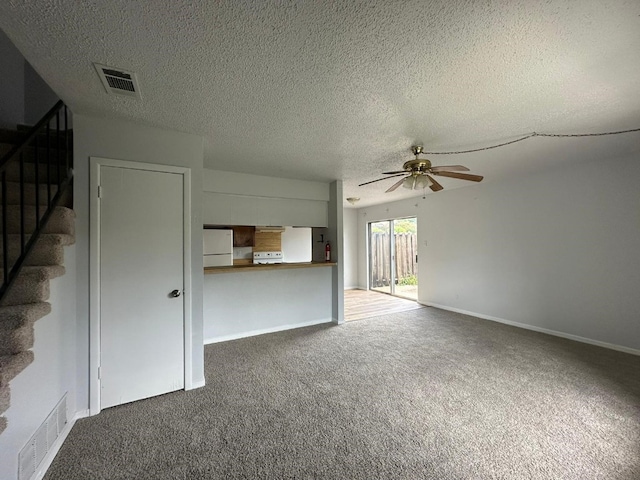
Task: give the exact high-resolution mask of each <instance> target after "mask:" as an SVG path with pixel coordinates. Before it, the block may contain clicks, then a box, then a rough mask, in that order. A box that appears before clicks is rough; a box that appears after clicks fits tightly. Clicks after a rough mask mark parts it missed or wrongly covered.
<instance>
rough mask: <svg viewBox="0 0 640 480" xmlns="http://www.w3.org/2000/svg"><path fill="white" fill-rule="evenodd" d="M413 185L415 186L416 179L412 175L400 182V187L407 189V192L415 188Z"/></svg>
mask: <svg viewBox="0 0 640 480" xmlns="http://www.w3.org/2000/svg"><path fill="white" fill-rule="evenodd" d="M415 184H416V177H414V176H413V175H409V176H408V177H407V178H405V179H404V181H403V182H402V187H403V188H407V189H409V190H413V189H414V187H415Z"/></svg>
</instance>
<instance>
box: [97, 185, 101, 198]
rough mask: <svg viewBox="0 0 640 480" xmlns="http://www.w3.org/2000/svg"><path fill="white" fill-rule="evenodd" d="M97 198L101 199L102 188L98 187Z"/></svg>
mask: <svg viewBox="0 0 640 480" xmlns="http://www.w3.org/2000/svg"><path fill="white" fill-rule="evenodd" d="M98 198H102V186H100V185H98Z"/></svg>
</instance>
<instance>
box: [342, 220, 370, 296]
mask: <svg viewBox="0 0 640 480" xmlns="http://www.w3.org/2000/svg"><path fill="white" fill-rule="evenodd" d="M342 220H343V233H344V288H345V289H346V290H348V289H350V288H366V285H364V286H361V285H359V283H358V210H356V209H355V208H345V209H344V211H343V214H342Z"/></svg>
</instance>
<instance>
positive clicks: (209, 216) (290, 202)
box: [202, 192, 328, 227]
mask: <svg viewBox="0 0 640 480" xmlns="http://www.w3.org/2000/svg"><path fill="white" fill-rule="evenodd" d="M203 202H204V205H203V209H202V215H203V223H204V224H205V225H258V226H263V225H264V226H276V225H277V226H283V225H290V226H299V227H326V226H327V225H328V202H325V201H320V200H304V199H291V198H272V197H251V196H245V195H229V194H224V193H213V192H204V195H203Z"/></svg>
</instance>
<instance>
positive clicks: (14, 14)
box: [0, 0, 640, 206]
mask: <svg viewBox="0 0 640 480" xmlns="http://www.w3.org/2000/svg"><path fill="white" fill-rule="evenodd" d="M0 28H2V30H4V31H5V32H6V33H7V35H8V36H9V37H10V38H11V40H12V41H13V42H14V43H15V44H16V46H17V47H18V48H19V49H20V50H21V51H22V53H23V54H24V56H25V57H26V58H27V60H29V62H30V63H31V64H32V65H33V66H34V68H35V69H36V70H37V71H38V72H39V73H40V74H41V75H42V76H43V78H44V79H45V80H46V81H47V82H48V83H49V84H50V85H51V87H52V88H53V89H54V90H55V91H56V92H57V93H58V94H59V95H60V96H61V98H62V99H64V100H65V101H66V102H67V103H68V104H69V105H70V106H71V108H72V110H73V111H74V112H76V113H89V114H92V113H94V114H99V115H102V116H116V117H123V118H128V119H132V120H136V121H140V122H144V123H146V124H150V125H156V126H161V127H166V128H170V129H175V130H179V131H184V132H190V133H195V134H199V135H202V136H204V137H205V139H206V148H205V166H206V167H209V168H215V169H220V170H229V171H237V172H251V173H255V174H261V175H271V176H277V177H289V178H298V179H308V180H321V181H328V180H334V179H342V180H343V181H344V193H345V197H347V196H357V197H361V198H362V201H361V202H360V204H359V205H358V206H364V205H369V204H373V203H380V202H382V201H389V200H396V199H399V198H403V197H406V196H407V195H416V192H409V191H407V190H404V189H398V190H397V191H396V192H394V193H393V194H386V195H385V194H383V193H382V192H383V191H384V190H385V189H386V188H387V187H388V186H390V185H391V184H392V183H393V182H392V181H386V182H380V183H376V184H373V185H370V186H367V187H358V186H357V184H358V183H361V182H364V181H368V180H373V179H375V178H378V177H379V176H380V175H379V173H380V172H382V171H385V170H390V169H392V170H396V169H397V168H398V167H400V165H401V164H402V162H404V161H406V160H409V159H410V158H412V156H411V154H410V152H409V147H410V146H411V145H412V144H414V143H418V142H419V143H423V144H424V145H425V146H426V149H427V150H431V151H447V150H460V149H465V148H475V147H481V146H486V145H490V144H493V143H499V142H502V141H507V140H510V139H514V138H517V137H518V136H519V135H521V134H525V133H529V132H532V131H538V132H557V133H572V132H597V131H609V130H617V129H627V128H637V127H640V95H639V94H638V86H640V57H639V53H638V52H640V2H639V1H638V0H628V1H623V0H579V1H578V0H576V1H570V0H547V1H545V2H541V1H540V2H538V1H531V0H520V1H514V0H503V1H490V0H487V1H482V2H480V1H476V0H442V1H407V0H405V1H402V2H396V1H389V0H377V1H333V2H329V1H326V2H321V1H315V0H309V1H290V2H286V1H257V0H256V1H252V2H249V1H238V0H236V1H228V2H223V1H211V0H199V1H190V2H185V1H176V0H153V1H150V0H149V1H136V2H132V1H130V0H119V1H113V0H111V1H92V2H78V1H74V0H67V1H56V2H51V1H43V0H31V1H29V2H23V1H16V0H4V1H3V2H1V3H0ZM92 62H98V63H103V64H105V65H110V66H114V67H120V68H123V69H128V70H132V71H134V72H137V74H138V79H139V82H140V86H141V91H142V96H143V99H142V101H140V100H135V99H130V98H126V97H116V96H108V95H107V94H106V93H105V91H104V89H103V87H102V85H101V83H100V81H99V79H98V77H97V75H96V72H95V70H94V68H93V65H92ZM638 151H640V134H637V133H634V134H626V135H620V136H616V137H599V138H587V139H567V140H565V139H543V138H533V139H529V140H525V141H524V142H521V143H518V144H515V145H511V146H509V147H504V148H501V149H496V150H490V151H486V152H482V153H474V154H465V155H450V156H433V157H429V158H430V159H431V160H432V162H433V163H434V164H435V165H440V164H452V163H453V164H464V165H467V166H468V167H470V168H471V169H472V171H473V173H478V174H483V175H485V177H486V180H485V181H492V180H495V179H499V178H505V177H509V176H517V175H520V174H522V173H523V172H525V171H535V170H536V169H540V168H543V167H549V168H552V167H553V166H554V165H556V164H560V163H566V162H580V161H588V160H592V159H598V158H605V159H606V158H612V157H614V156H618V155H624V154H628V153H631V152H638ZM447 180H448V181H447ZM441 183H442V184H443V185H445V187H446V188H454V187H459V186H466V185H470V183H468V182H463V181H459V180H450V179H443V180H442V182H441Z"/></svg>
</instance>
